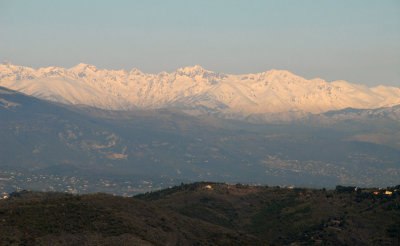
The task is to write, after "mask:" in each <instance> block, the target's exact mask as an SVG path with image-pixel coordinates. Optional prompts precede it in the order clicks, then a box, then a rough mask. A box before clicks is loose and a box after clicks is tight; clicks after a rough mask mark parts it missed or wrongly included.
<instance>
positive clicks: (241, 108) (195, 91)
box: [0, 63, 400, 119]
mask: <svg viewBox="0 0 400 246" xmlns="http://www.w3.org/2000/svg"><path fill="white" fill-rule="evenodd" d="M0 86H3V87H6V88H9V89H13V90H17V91H20V92H23V93H26V94H28V95H33V96H36V97H39V98H42V99H47V100H53V101H58V102H62V103H71V104H86V105H90V106H94V107H99V108H105V109H116V110H127V109H134V108H163V107H169V108H171V107H173V108H178V109H180V110H184V111H185V112H190V113H194V114H210V113H211V114H216V115H218V116H221V117H230V118H247V117H249V116H252V117H253V116H255V115H257V117H258V118H264V119H267V118H268V117H271V115H276V114H282V113H287V112H295V113H296V114H298V115H304V114H307V113H313V114H318V113H323V112H327V111H330V110H341V109H344V108H349V107H350V108H358V109H374V108H380V107H391V106H394V105H399V104H400V88H396V87H387V86H378V87H375V88H368V87H366V86H363V85H357V84H351V83H348V82H345V81H335V82H326V81H325V80H323V79H318V78H317V79H312V80H307V79H305V78H302V77H300V76H297V75H295V74H293V73H291V72H289V71H285V70H275V69H273V70H269V71H266V72H262V73H256V74H244V75H230V74H223V73H217V72H213V71H209V70H206V69H204V68H203V67H201V66H198V65H196V66H191V67H184V68H180V69H178V70H177V71H176V72H173V73H167V72H161V73H158V74H146V73H143V72H141V71H140V70H138V69H136V68H134V69H132V70H131V71H129V72H126V71H124V70H100V69H98V68H97V67H96V66H93V65H89V64H84V63H81V64H78V65H76V66H74V67H72V68H69V69H66V68H59V67H47V68H40V69H33V68H29V67H24V66H15V65H12V64H10V63H2V64H0Z"/></svg>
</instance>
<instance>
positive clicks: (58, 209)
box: [0, 182, 400, 245]
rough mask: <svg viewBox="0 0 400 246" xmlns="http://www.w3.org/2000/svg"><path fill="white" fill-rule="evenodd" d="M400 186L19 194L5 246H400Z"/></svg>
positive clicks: (2, 220)
mask: <svg viewBox="0 0 400 246" xmlns="http://www.w3.org/2000/svg"><path fill="white" fill-rule="evenodd" d="M399 188H400V187H399V186H397V187H390V188H387V189H374V188H368V189H360V188H356V187H343V186H338V187H336V189H335V190H325V189H322V190H316V189H301V188H293V189H290V188H279V187H263V186H248V185H241V184H237V185H227V184H222V183H204V182H202V183H194V184H182V185H180V186H175V187H173V188H169V189H166V190H162V191H158V192H152V193H146V194H142V195H138V196H136V197H119V196H112V195H107V194H91V195H70V194H63V193H42V192H29V191H21V192H15V193H12V194H11V195H10V198H8V199H5V200H0V231H1V233H0V244H1V245H398V244H399V233H400V223H399V222H400V192H399Z"/></svg>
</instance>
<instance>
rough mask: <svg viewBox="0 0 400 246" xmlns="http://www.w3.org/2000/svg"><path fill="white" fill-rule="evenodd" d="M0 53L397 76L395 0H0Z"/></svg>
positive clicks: (388, 80) (27, 61) (57, 60)
mask: <svg viewBox="0 0 400 246" xmlns="http://www.w3.org/2000/svg"><path fill="white" fill-rule="evenodd" d="M0 61H10V62H12V63H14V64H16V65H25V66H32V67H35V68H37V67H43V66H61V67H71V66H74V65H76V64H78V63H80V62H84V63H89V64H93V65H96V66H98V67H99V68H107V69H110V68H112V69H119V68H124V69H126V70H130V69H131V68H133V67H136V68H138V69H140V70H142V71H144V72H151V73H157V72H161V71H168V72H171V71H174V70H176V69H177V68H179V67H183V66H190V65H195V64H198V65H201V66H203V67H205V68H206V69H209V70H213V71H218V72H224V73H233V74H242V73H256V72H262V71H266V70H269V69H272V68H275V69H286V70H289V71H291V72H293V73H296V74H298V75H301V76H303V77H306V78H314V77H321V78H323V79H326V80H328V81H332V80H339V79H344V80H347V81H349V82H352V83H359V84H365V85H368V86H374V85H377V84H385V85H394V86H400V1H399V0H394V1H390V0H385V1H378V0H376V1H370V0H351V1H349V0H343V1H342V0H332V1H324V0H314V1H310V0H301V1H300V0H292V1H288V0H276V1H267V0H260V1H256V0H253V1H252V0H243V1H235V0H210V1H207V0H198V1H190V0H181V1H178V0H174V1H167V0H163V1H161V0H159V1H155V0H142V1H117V0H114V1H99V0H97V1H94V0H93V1H84V0H79V1H75V0H68V1H54V0H48V1H42V0H35V1H33V0H25V1H18V0H0Z"/></svg>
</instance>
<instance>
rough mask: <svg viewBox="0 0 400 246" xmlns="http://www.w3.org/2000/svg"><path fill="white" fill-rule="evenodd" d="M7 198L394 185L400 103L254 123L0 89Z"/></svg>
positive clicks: (399, 155) (399, 154)
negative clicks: (197, 185)
mask: <svg viewBox="0 0 400 246" xmlns="http://www.w3.org/2000/svg"><path fill="white" fill-rule="evenodd" d="M0 106H1V107H0V115H1V118H0V146H1V148H0V165H1V173H0V175H1V176H0V178H1V179H0V187H1V192H5V193H8V192H12V191H14V190H21V189H35V190H47V191H49V190H51V191H67V192H73V193H88V192H98V191H105V192H109V193H115V194H121V195H133V194H137V193H140V192H145V191H149V190H155V189H160V188H165V187H169V186H172V185H175V184H179V183H180V182H192V181H204V180H210V181H221V182H230V183H236V182H241V183H248V184H262V185H281V186H291V185H294V186H307V187H334V186H335V185H338V184H343V185H355V186H363V187H367V186H390V185H396V184H397V183H398V177H399V173H400V165H399V160H400V140H399V139H400V138H399V136H400V128H399V124H400V107H399V106H394V107H385V108H377V109H344V110H338V111H330V112H327V113H321V114H310V115H308V116H307V117H303V118H302V119H300V120H297V121H278V120H276V122H275V123H250V122H248V121H238V120H227V119H221V118H218V117H215V116H213V115H209V116H204V115H203V116H202V117H196V116H191V115H188V114H185V113H183V112H181V111H179V110H178V109H172V108H171V109H150V110H149V109H147V110H139V109H136V110H130V111H109V110H103V109H97V108H92V107H88V106H82V105H76V106H73V105H67V104H60V103H55V102H50V101H45V100H41V99H37V98H34V97H31V96H27V95H24V94H21V93H18V92H15V91H12V90H9V89H6V88H1V90H0Z"/></svg>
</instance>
